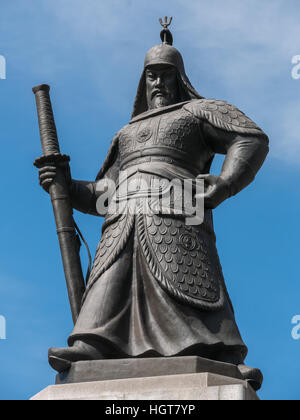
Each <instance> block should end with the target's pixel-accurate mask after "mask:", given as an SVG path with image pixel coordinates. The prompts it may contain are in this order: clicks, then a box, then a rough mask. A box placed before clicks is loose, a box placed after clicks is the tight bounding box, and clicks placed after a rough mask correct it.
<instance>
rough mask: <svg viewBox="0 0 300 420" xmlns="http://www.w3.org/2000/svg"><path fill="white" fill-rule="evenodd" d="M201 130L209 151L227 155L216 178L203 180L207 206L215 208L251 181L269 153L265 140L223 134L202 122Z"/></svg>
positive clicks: (206, 177)
mask: <svg viewBox="0 0 300 420" xmlns="http://www.w3.org/2000/svg"><path fill="white" fill-rule="evenodd" d="M203 131H204V137H205V140H206V142H207V145H208V147H210V148H211V151H212V152H213V153H218V154H224V155H226V157H225V160H224V164H223V167H222V170H221V173H220V176H219V177H215V176H214V175H207V176H206V175H204V176H203V177H202V178H204V179H205V181H206V183H207V187H208V188H207V190H208V197H207V199H208V207H211V208H215V207H217V206H218V205H219V204H220V203H221V202H222V201H224V200H225V199H226V198H229V197H231V196H234V195H235V194H237V193H238V192H240V191H241V190H242V189H244V188H245V187H247V185H249V184H250V183H251V182H252V181H253V180H254V178H255V176H256V174H257V172H258V171H259V169H260V168H261V166H262V164H263V162H264V160H265V158H266V156H267V154H268V151H269V146H268V137H267V136H266V135H264V134H260V135H253V134H250V135H248V134H238V133H234V132H230V131H225V130H222V129H218V128H216V127H214V126H212V125H211V124H209V123H208V122H204V123H203ZM200 178H201V176H200ZM209 187H210V188H209Z"/></svg>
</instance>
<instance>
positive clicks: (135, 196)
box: [96, 171, 204, 226]
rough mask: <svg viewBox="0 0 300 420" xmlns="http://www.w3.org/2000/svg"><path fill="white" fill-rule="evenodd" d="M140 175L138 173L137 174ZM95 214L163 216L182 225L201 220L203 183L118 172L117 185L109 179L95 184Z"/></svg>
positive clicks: (199, 180) (202, 219)
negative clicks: (182, 221)
mask: <svg viewBox="0 0 300 420" xmlns="http://www.w3.org/2000/svg"><path fill="white" fill-rule="evenodd" d="M139 175H140V174H139ZM96 191H97V195H99V198H98V200H97V212H98V214H99V215H102V216H104V215H107V214H109V215H121V214H127V213H130V214H146V215H151V214H152V215H153V214H156V215H158V214H163V215H170V216H172V215H173V216H177V217H181V218H183V219H185V223H186V225H189V226H192V225H201V224H202V223H203V221H204V180H203V179H172V180H169V179H164V178H157V177H152V176H147V175H146V176H137V177H136V176H134V175H133V176H131V177H130V174H129V173H128V172H127V171H122V172H121V173H120V176H119V179H118V182H117V183H115V182H113V181H112V180H110V179H104V180H101V181H98V183H97V185H96Z"/></svg>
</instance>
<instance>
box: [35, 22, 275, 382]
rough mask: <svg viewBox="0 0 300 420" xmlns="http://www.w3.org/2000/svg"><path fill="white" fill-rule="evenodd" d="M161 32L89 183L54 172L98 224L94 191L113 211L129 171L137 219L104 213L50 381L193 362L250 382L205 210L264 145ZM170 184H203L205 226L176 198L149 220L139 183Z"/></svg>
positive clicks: (47, 181)
mask: <svg viewBox="0 0 300 420" xmlns="http://www.w3.org/2000/svg"><path fill="white" fill-rule="evenodd" d="M169 23H170V22H167V20H165V22H161V24H162V25H163V30H162V32H161V39H162V44H160V45H157V46H155V47H153V48H151V49H150V51H149V52H148V53H147V55H146V59H145V65H144V70H143V73H142V76H141V79H140V83H139V86H138V90H137V95H136V99H135V102H134V107H133V114H132V118H131V121H130V123H129V124H128V125H127V126H125V127H123V128H122V129H121V130H120V131H119V132H118V133H117V135H116V136H115V137H114V139H113V141H112V144H111V147H110V150H109V152H108V156H107V158H106V160H105V162H104V165H103V167H102V169H101V170H100V172H99V174H98V176H97V179H96V181H95V182H93V181H91V182H89V181H75V180H73V179H72V178H71V176H70V172H69V168H68V163H66V161H65V162H64V163H63V165H64V168H66V169H67V170H66V171H65V173H66V174H67V175H66V177H67V180H68V189H69V194H70V199H71V203H72V206H73V207H74V208H75V209H77V210H79V211H81V212H84V213H88V214H92V215H95V216H99V212H98V211H97V200H98V199H99V197H101V194H107V191H105V192H104V191H103V190H102V191H99V189H98V188H97V182H98V181H103V180H113V181H114V182H115V183H116V185H117V189H116V194H115V195H114V199H117V200H119V201H120V199H121V194H120V193H119V187H120V184H121V183H122V182H123V181H124V179H123V180H121V181H120V177H119V175H120V173H126V177H127V180H128V179H130V180H131V181H132V180H134V181H135V183H134V185H135V189H133V190H132V191H130V197H131V199H134V200H135V204H136V209H137V211H136V212H131V211H129V207H127V208H126V207H125V211H123V212H116V213H111V212H109V211H108V212H107V214H106V215H105V222H104V225H103V232H102V238H101V241H100V243H99V246H98V248H97V252H96V256H95V259H94V263H93V267H92V271H91V274H90V276H89V279H88V282H87V286H86V290H85V293H84V296H83V298H82V307H81V310H80V313H79V316H78V318H77V316H76V323H75V327H74V330H73V332H72V334H71V335H70V337H69V340H68V344H69V347H68V348H60V349H58V348H52V349H50V350H49V362H50V364H51V366H52V367H53V368H54V369H56V370H57V371H59V372H62V371H65V370H67V369H68V368H70V366H71V363H73V362H77V361H82V360H98V359H113V358H115V359H118V358H137V357H139V358H141V357H144V358H145V357H163V356H166V357H173V356H185V355H187V356H190V355H198V356H201V357H205V358H209V359H213V360H217V361H222V362H228V363H232V364H235V365H239V366H240V369H241V371H242V372H244V376H245V378H246V379H247V378H248V379H249V378H251V377H252V379H253V375H254V373H253V372H254V371H253V370H252V369H251V368H246V367H245V366H243V362H244V359H245V357H246V355H247V348H246V346H245V344H244V343H243V341H242V338H241V336H240V333H239V330H238V327H237V325H236V322H235V317H234V310H233V307H232V304H231V301H230V298H229V296H228V293H227V290H226V286H225V283H224V279H223V275H222V269H221V266H220V262H219V258H218V254H217V249H216V245H215V234H214V228H213V218H212V209H214V208H216V207H217V206H219V205H220V204H221V203H222V202H223V201H224V200H226V199H228V198H230V197H232V196H233V195H236V194H237V193H239V192H240V191H241V190H242V189H243V188H245V187H246V186H247V185H248V184H250V183H251V182H252V181H253V180H254V177H255V175H256V173H257V172H258V170H259V169H260V167H261V166H262V164H263V162H264V160H265V158H266V155H267V153H268V137H267V136H266V134H265V133H264V132H263V131H262V130H261V129H260V128H259V127H258V126H257V125H256V124H255V123H254V122H252V121H251V120H250V119H249V118H248V117H247V116H245V115H244V114H243V113H242V112H241V111H240V110H238V109H237V108H236V107H235V106H232V105H230V104H228V103H226V102H223V101H220V100H215V99H205V98H203V97H202V96H201V95H199V93H198V92H197V91H196V90H195V89H194V88H193V86H192V85H191V83H190V81H189V79H188V77H187V76H186V73H185V68H184V63H183V59H182V56H181V54H180V53H179V51H178V50H177V49H175V48H174V47H173V46H172V42H173V37H172V35H171V32H170V31H169V29H168V25H169ZM215 154H224V155H226V158H225V161H224V164H223V168H222V171H221V174H220V175H219V176H214V175H212V174H209V171H210V166H211V163H212V160H213V159H214V156H215ZM50 161H51V159H50V160H48V162H46V163H45V162H44V164H43V162H42V163H41V164H40V165H39V166H40V168H41V169H40V183H41V185H42V187H43V188H44V189H45V190H47V191H49V188H51V186H53V185H54V184H55V179H56V178H55V177H56V173H57V168H58V167H59V168H61V167H62V164H61V163H59V162H58V163H56V164H49V162H50ZM52 162H53V161H52ZM59 170H60V171H61V169H59ZM174 178H177V179H179V180H181V181H183V180H196V179H200V180H204V182H205V194H204V200H205V201H204V204H205V213H204V221H203V223H202V224H200V225H188V224H187V223H186V219H185V218H186V216H187V214H185V213H184V212H183V213H182V214H179V213H178V212H175V211H174V210H175V209H174V205H175V204H174V203H175V202H176V200H173V201H172V200H171V202H170V203H171V204H170V206H169V208H165V207H163V206H162V207H161V208H160V210H159V211H151V209H152V210H153V207H152V204H153V202H152V201H151V200H150V199H149V195H148V193H149V191H145V189H143V190H141V183H142V184H143V185H145V184H146V185H149V186H151V185H153V184H154V183H155V181H161V180H169V181H172V180H173V179H174ZM53 181H54V182H53ZM150 189H151V188H150V187H149V190H150ZM110 198H111V196H110ZM108 201H109V200H108ZM145 206H146V207H147V208H148V210H149V209H150V211H148V212H145V211H143V209H144V208H145ZM126 209H127V211H126Z"/></svg>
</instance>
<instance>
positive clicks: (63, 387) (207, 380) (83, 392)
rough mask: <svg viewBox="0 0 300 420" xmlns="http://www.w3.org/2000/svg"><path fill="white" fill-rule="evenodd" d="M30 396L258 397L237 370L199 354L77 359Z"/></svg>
mask: <svg viewBox="0 0 300 420" xmlns="http://www.w3.org/2000/svg"><path fill="white" fill-rule="evenodd" d="M32 400H169V401H172V400H173V401H174V400H198V401H203V400H219V401H222V400H237V401H238V400H244V401H247V400H252V401H254V400H259V398H258V397H257V395H256V393H255V392H254V390H253V389H252V387H251V386H250V385H249V383H248V382H246V381H244V380H243V379H242V375H241V373H240V371H239V370H238V368H237V367H236V366H234V365H230V364H227V363H220V362H214V361H211V360H207V359H203V358H200V357H177V358H155V359H124V360H102V361H92V362H78V363H74V364H73V365H72V368H71V369H70V370H69V371H68V372H65V373H63V374H60V375H58V376H57V378H56V385H52V386H49V387H48V388H46V389H44V390H43V391H41V392H40V393H39V394H37V395H36V396H34V397H33V398H32Z"/></svg>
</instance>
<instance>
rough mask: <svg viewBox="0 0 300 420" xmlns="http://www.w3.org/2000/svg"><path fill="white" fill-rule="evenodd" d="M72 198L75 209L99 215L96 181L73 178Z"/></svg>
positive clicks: (71, 186)
mask: <svg viewBox="0 0 300 420" xmlns="http://www.w3.org/2000/svg"><path fill="white" fill-rule="evenodd" d="M70 198H71V202H72V206H73V208H74V209H76V210H78V211H80V212H82V213H87V214H92V215H94V216H99V214H98V213H97V209H96V203H97V198H98V197H97V193H96V182H91V181H76V180H72V181H71V184H70Z"/></svg>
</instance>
